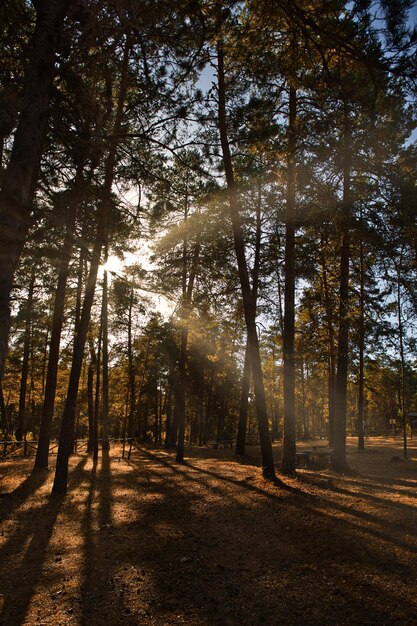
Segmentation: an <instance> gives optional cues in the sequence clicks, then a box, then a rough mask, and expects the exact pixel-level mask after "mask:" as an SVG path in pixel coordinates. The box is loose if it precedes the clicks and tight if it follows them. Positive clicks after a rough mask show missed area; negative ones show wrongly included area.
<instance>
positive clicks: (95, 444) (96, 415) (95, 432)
mask: <svg viewBox="0 0 417 626" xmlns="http://www.w3.org/2000/svg"><path fill="white" fill-rule="evenodd" d="M102 337H103V319H102V318H101V319H100V329H99V331H98V347H97V366H96V393H95V399H94V424H93V459H94V461H97V459H98V447H99V446H98V438H99V427H98V425H99V421H100V383H101V364H102V356H101V344H102Z"/></svg>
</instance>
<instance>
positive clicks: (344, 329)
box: [332, 103, 351, 472]
mask: <svg viewBox="0 0 417 626" xmlns="http://www.w3.org/2000/svg"><path fill="white" fill-rule="evenodd" d="M350 151H351V128H350V120H349V109H348V105H347V103H345V106H344V128H343V153H344V154H343V199H342V215H341V220H340V227H341V232H342V244H341V251H340V286H339V341H338V348H337V374H336V401H335V424H334V448H333V457H332V467H333V469H334V470H335V471H338V472H344V471H346V469H347V462H346V411H347V379H348V365H349V262H350V221H351V191H350V177H351V154H350Z"/></svg>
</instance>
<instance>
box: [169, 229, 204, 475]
mask: <svg viewBox="0 0 417 626" xmlns="http://www.w3.org/2000/svg"><path fill="white" fill-rule="evenodd" d="M199 258H200V243H199V242H198V241H197V243H196V246H195V249H194V255H193V261H192V266H191V270H190V275H189V277H188V285H187V290H186V292H185V294H184V298H183V306H182V311H181V343H180V353H179V357H178V383H177V388H176V392H175V405H174V420H175V413H177V420H178V443H177V457H176V458H177V462H178V463H183V462H184V439H185V388H186V384H187V371H186V366H187V341H188V319H189V317H190V312H191V298H192V295H193V289H194V281H195V277H196V274H197V268H198V263H199ZM174 420H173V421H174Z"/></svg>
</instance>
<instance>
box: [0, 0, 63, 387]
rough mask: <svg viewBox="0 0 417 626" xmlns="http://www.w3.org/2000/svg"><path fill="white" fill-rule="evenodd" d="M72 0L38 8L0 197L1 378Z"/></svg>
mask: <svg viewBox="0 0 417 626" xmlns="http://www.w3.org/2000/svg"><path fill="white" fill-rule="evenodd" d="M69 4H70V3H69V2H68V0H54V1H52V0H49V1H46V0H45V1H44V2H38V3H37V4H36V25H35V30H34V33H33V36H32V41H31V51H30V54H29V60H28V65H27V70H26V75H25V86H24V92H23V101H22V106H21V113H20V118H19V122H18V125H17V129H16V132H15V136H14V141H13V147H12V152H11V155H10V160H9V163H8V166H7V168H6V170H5V171H4V172H3V175H2V188H1V194H0V250H1V255H0V380H2V378H3V373H4V365H5V361H6V355H7V343H8V336H9V329H10V308H9V301H10V292H11V289H12V287H13V278H14V273H15V271H16V267H17V264H18V262H19V259H20V255H21V253H22V249H23V246H24V244H25V241H26V238H27V234H28V230H29V226H30V221H31V217H30V215H31V211H32V202H33V197H34V194H35V189H36V183H37V179H38V173H39V165H40V160H41V156H42V150H43V145H44V139H45V135H46V130H47V121H48V109H49V101H50V94H51V88H52V82H53V79H54V76H55V53H56V49H57V46H58V41H59V38H60V35H61V31H62V27H63V22H64V15H65V10H66V7H67V5H69Z"/></svg>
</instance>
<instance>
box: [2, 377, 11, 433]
mask: <svg viewBox="0 0 417 626" xmlns="http://www.w3.org/2000/svg"><path fill="white" fill-rule="evenodd" d="M0 428H1V430H2V431H3V434H4V435H7V433H8V431H9V425H8V422H7V410H6V403H5V401H4V394H3V385H2V384H1V382H0Z"/></svg>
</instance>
